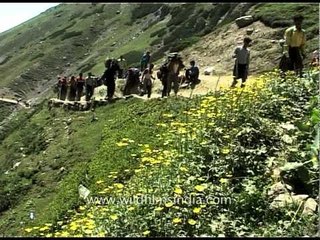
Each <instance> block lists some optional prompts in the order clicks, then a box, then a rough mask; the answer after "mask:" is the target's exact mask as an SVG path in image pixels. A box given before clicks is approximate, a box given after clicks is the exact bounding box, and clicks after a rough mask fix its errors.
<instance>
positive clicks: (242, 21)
mask: <svg viewBox="0 0 320 240" xmlns="http://www.w3.org/2000/svg"><path fill="white" fill-rule="evenodd" d="M253 22H254V20H253V17H252V16H251V15H248V16H243V17H239V18H237V19H236V24H237V26H238V27H239V28H243V27H246V26H248V25H250V24H251V23H253Z"/></svg>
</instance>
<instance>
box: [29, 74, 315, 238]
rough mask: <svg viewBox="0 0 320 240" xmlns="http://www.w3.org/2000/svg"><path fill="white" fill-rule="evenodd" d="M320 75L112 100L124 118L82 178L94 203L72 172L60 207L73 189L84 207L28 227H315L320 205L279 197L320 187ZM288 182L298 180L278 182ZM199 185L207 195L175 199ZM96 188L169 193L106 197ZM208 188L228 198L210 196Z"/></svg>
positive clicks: (56, 232)
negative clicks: (198, 93)
mask: <svg viewBox="0 0 320 240" xmlns="http://www.w3.org/2000/svg"><path fill="white" fill-rule="evenodd" d="M317 77H318V73H317V72H314V73H312V74H311V75H310V76H309V77H308V78H306V79H303V80H301V79H297V78H295V77H294V76H292V75H289V76H288V77H287V78H286V80H285V81H283V79H282V78H280V77H279V74H278V73H277V72H272V73H266V74H265V75H263V76H261V77H260V79H258V80H257V82H256V83H255V84H253V86H252V87H250V88H246V89H234V90H229V89H226V90H222V91H218V92H215V93H211V94H208V95H206V96H203V97H196V98H192V99H180V98H179V99H167V100H165V101H158V100H152V101H149V102H146V103H141V102H140V103H138V102H135V101H134V102H128V103H126V102H124V103H121V104H120V103H119V105H113V106H110V109H108V110H109V112H110V111H111V113H114V112H113V110H114V111H117V112H118V110H120V109H122V111H119V112H118V113H119V114H120V113H122V114H121V118H112V119H111V118H110V119H109V120H108V125H105V127H104V131H103V136H102V144H101V145H100V147H99V150H98V151H97V152H96V153H95V156H94V157H93V158H92V159H91V161H89V162H87V163H86V167H82V168H81V171H80V172H86V173H87V175H88V176H89V178H85V177H84V176H83V177H82V183H83V184H84V185H85V186H87V187H89V189H90V190H91V195H90V196H92V197H93V198H92V199H93V200H92V199H91V203H89V202H86V204H85V205H84V202H83V200H81V199H79V201H78V202H76V199H77V198H76V197H75V196H76V195H77V191H76V187H77V185H78V183H79V177H76V175H72V176H73V177H72V178H71V177H70V179H69V178H68V179H69V180H70V182H68V183H69V188H68V189H65V188H63V192H61V195H59V197H58V198H57V199H58V203H59V204H57V205H56V206H55V208H53V209H60V210H61V209H64V211H66V210H67V209H68V208H65V205H64V204H62V203H65V202H67V203H68V199H73V200H74V204H73V205H72V206H74V208H75V210H74V211H73V212H72V211H69V212H68V214H67V215H66V214H62V215H61V216H60V221H57V222H51V221H48V222H47V224H46V225H44V224H43V223H44V222H43V223H42V224H41V225H40V227H39V225H38V223H39V222H37V223H35V224H34V225H36V226H34V225H29V226H28V227H27V228H25V232H26V233H28V235H30V236H49V237H50V236H132V237H137V236H200V235H201V236H226V237H232V236H302V235H309V236H313V235H314V234H315V233H316V230H317V229H316V214H315V213H312V214H311V215H306V213H303V210H304V206H305V204H306V203H305V202H304V201H302V202H301V200H299V201H298V200H295V201H293V202H292V201H291V202H287V204H286V205H279V203H277V202H276V201H275V199H276V197H277V196H280V195H281V194H282V196H283V195H286V196H289V195H288V194H293V195H292V196H293V197H294V196H296V194H308V195H309V196H310V197H311V198H316V196H317V194H318V187H317V184H316V181H315V180H316V179H317V167H318V166H317V164H318V163H317V161H314V158H315V157H316V155H314V152H313V151H312V149H311V148H310V144H311V143H312V142H313V138H314V127H315V126H316V124H318V123H319V113H318V112H317V111H315V110H314V109H315V107H316V104H317V101H316V100H315V98H314V97H313V96H315V94H316V93H317ZM116 109H117V110H116ZM129 109H130V110H129ZM128 110H129V112H128ZM289 166H290V167H289ZM292 166H299V168H300V167H302V166H303V167H304V169H306V174H307V177H304V178H300V175H299V174H300V171H293V170H297V169H296V168H292ZM85 169H86V170H85ZM278 170H280V172H277V171H278ZM77 173H79V172H78V171H77ZM71 181H72V184H71ZM280 183H282V184H287V186H289V188H287V190H285V192H274V191H275V190H274V189H275V188H274V186H275V184H280ZM65 186H67V185H65ZM301 186H303V187H302V188H301ZM288 189H291V190H288ZM272 191H273V193H270V192H272ZM72 192H73V193H72ZM190 194H191V195H190ZM192 195H193V196H194V197H197V199H198V200H197V201H194V202H192V203H190V202H181V201H180V202H174V201H173V200H172V199H173V197H185V198H186V197H189V196H192ZM95 196H96V197H98V196H101V197H106V198H109V199H110V198H112V197H113V199H118V200H119V198H120V197H127V198H130V197H132V196H135V197H138V196H149V197H150V198H151V196H154V197H155V198H158V199H160V198H161V199H164V198H165V197H166V198H167V200H166V201H159V202H154V203H147V202H145V203H143V204H137V203H130V204H117V203H110V202H109V204H107V205H104V204H103V203H101V202H99V201H98V200H97V199H95V198H94V197H95ZM206 196H207V197H208V196H212V197H213V196H214V197H221V198H220V200H221V199H224V198H225V201H224V202H219V204H217V202H215V201H214V202H204V199H205V197H206ZM170 199H171V200H170ZM199 199H202V202H200V200H199ZM226 199H229V200H228V201H227V200H226ZM211 200H212V199H211ZM56 203H57V202H56ZM69 203H70V201H69ZM79 204H80V205H79ZM63 205H64V206H63ZM67 205H68V206H69V207H70V206H71V205H69V204H67ZM51 209H52V208H51ZM293 213H294V214H293ZM63 216H69V217H68V218H67V219H66V218H64V217H63Z"/></svg>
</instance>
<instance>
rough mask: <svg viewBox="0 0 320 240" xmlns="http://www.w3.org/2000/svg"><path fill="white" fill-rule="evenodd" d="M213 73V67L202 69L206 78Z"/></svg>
mask: <svg viewBox="0 0 320 240" xmlns="http://www.w3.org/2000/svg"><path fill="white" fill-rule="evenodd" d="M213 72H214V68H213V67H207V68H205V69H204V72H203V74H204V75H207V76H208V75H212V74H213Z"/></svg>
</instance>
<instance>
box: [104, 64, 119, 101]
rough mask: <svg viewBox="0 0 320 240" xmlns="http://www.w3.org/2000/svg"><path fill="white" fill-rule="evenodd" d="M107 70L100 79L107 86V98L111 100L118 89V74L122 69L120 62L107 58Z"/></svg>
mask: <svg viewBox="0 0 320 240" xmlns="http://www.w3.org/2000/svg"><path fill="white" fill-rule="evenodd" d="M105 67H106V70H105V71H104V73H103V75H102V76H101V78H100V80H101V81H103V83H104V85H106V86H107V88H108V89H107V96H106V99H108V100H111V99H112V98H113V95H114V92H115V90H116V83H115V81H116V74H117V73H118V71H120V67H119V64H118V62H117V61H116V60H115V59H107V60H106V62H105Z"/></svg>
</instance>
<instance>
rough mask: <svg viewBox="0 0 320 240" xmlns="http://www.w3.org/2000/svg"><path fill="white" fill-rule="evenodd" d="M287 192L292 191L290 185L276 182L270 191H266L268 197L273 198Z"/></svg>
mask: <svg viewBox="0 0 320 240" xmlns="http://www.w3.org/2000/svg"><path fill="white" fill-rule="evenodd" d="M288 190H289V191H292V187H291V186H290V185H288V184H283V183H281V182H277V183H275V184H273V185H272V186H271V187H270V190H269V191H268V195H269V196H272V195H273V196H275V195H279V194H282V193H286V192H287V191H288Z"/></svg>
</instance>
